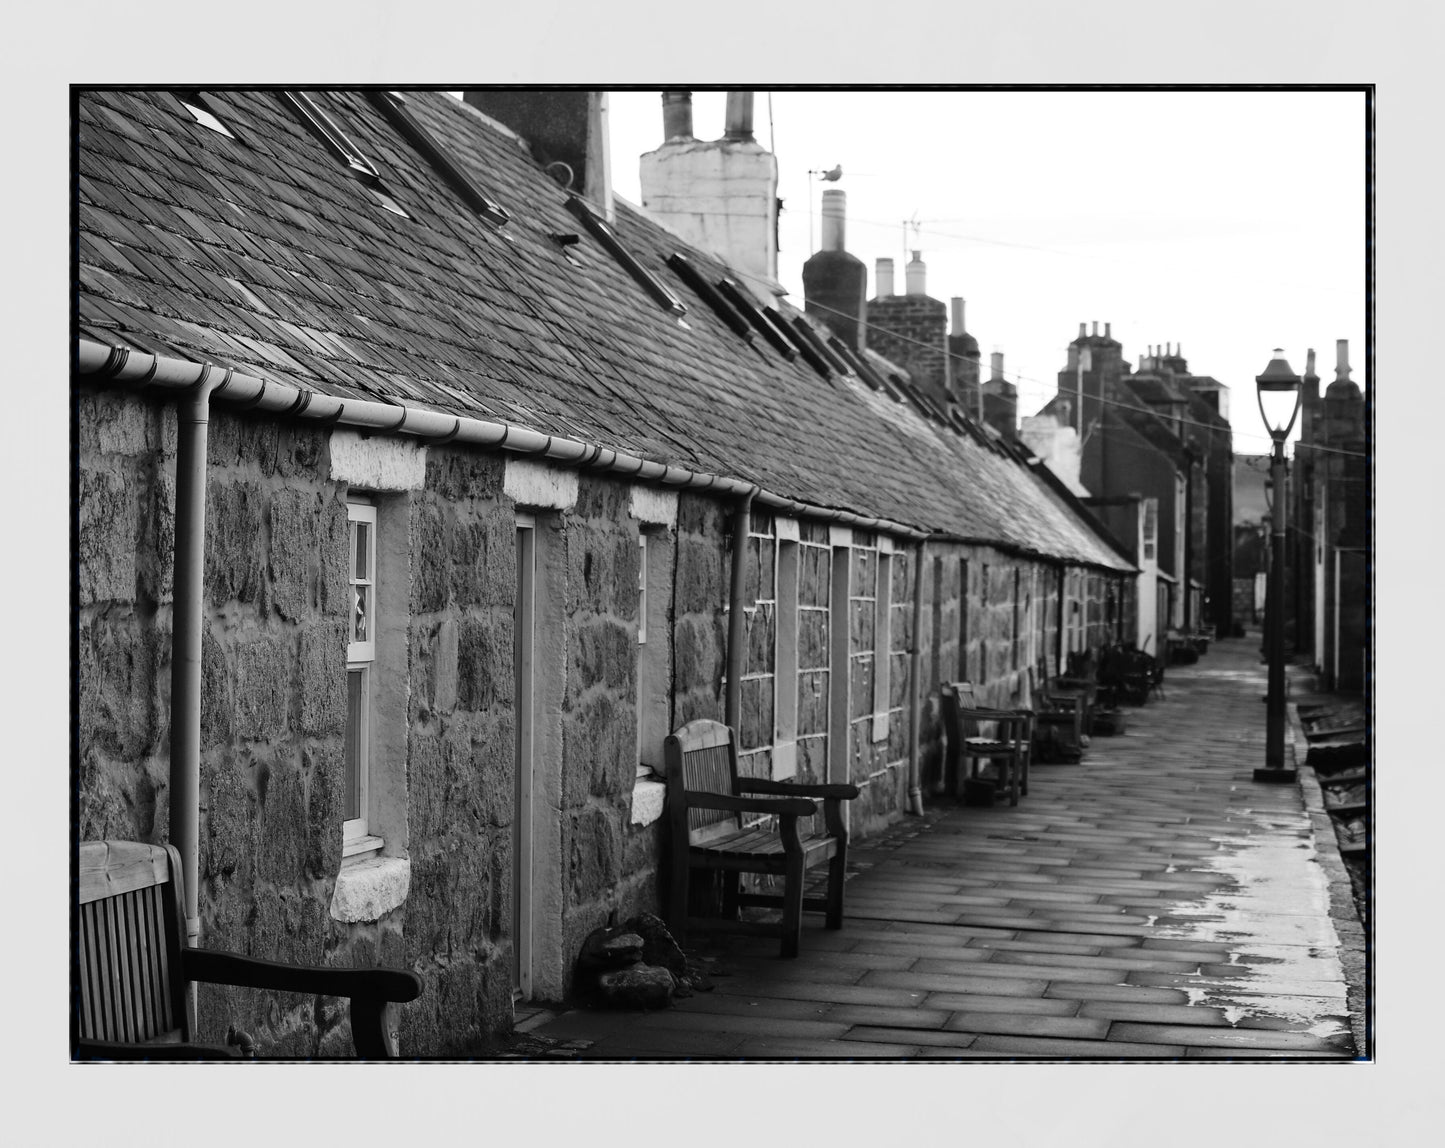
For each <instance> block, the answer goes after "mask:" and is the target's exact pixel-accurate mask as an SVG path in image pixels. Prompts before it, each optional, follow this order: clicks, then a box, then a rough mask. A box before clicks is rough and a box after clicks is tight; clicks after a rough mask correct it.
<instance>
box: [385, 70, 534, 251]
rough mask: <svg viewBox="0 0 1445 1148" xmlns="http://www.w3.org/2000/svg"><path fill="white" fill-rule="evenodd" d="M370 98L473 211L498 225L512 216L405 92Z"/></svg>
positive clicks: (389, 121)
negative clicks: (414, 107)
mask: <svg viewBox="0 0 1445 1148" xmlns="http://www.w3.org/2000/svg"><path fill="white" fill-rule="evenodd" d="M366 98H367V99H368V100H370V101H371V102H372V104H373V105H375V107H376V109H377V110H378V111H379V112H381V114H382V115H383V116H385V117H386V119H387V122H388V123H390V124H391V126H392V127H394V128H396V130H397V131H398V132H400V133H401V134H402V135H403V136H404V137H405V138H406V140H407V142H408V143H410V144H411V146H412V147H414V148H416V150H417V151H419V152H421V154H422V155H423V156H424V157H425V158H426V160H427V161H428V162H429V163H430V164H431V165H432V167H434V168H436V170H437V171H438V173H440V175H441V176H442V178H443V179H445V180H446V181H447V183H448V184H449V185H450V186H451V188H452V190H453V191H455V192H456V193H457V194H458V195H460V196H461V197H462V199H463V200H465V201H466V204H467V206H469V207H470V208H471V209H472V210H473V211H475V212H476V213H477V214H478V215H480V216H481V217H482V218H483V219H485V220H486V221H487V222H488V223H491V224H494V225H495V226H497V227H500V226H501V225H502V224H504V223H506V222H507V221H508V220H509V219H511V218H512V216H511V214H510V213H509V212H508V211H507V209H506V208H505V207H503V206H502V205H501V204H500V203H497V202H495V201H494V200H492V199H490V198H488V196H487V195H486V194H485V193H484V192H483V191H482V189H481V188H480V187H478V186H477V185H476V183H474V182H473V181H472V177H471V176H469V175H468V174H467V173H466V172H465V171H464V170H463V169H462V167H461V165H460V164H458V163H457V162H456V161H455V160H454V159H452V157H451V156H450V155H449V154H448V153H447V151H446V149H445V148H444V147H442V145H441V144H440V143H439V142H438V141H437V139H436V138H435V137H434V136H433V135H432V134H431V133H430V132H429V131H427V130H426V128H424V127H422V125H421V123H420V122H419V121H418V120H417V118H416V117H415V116H413V115H412V114H411V112H410V110H408V108H407V106H406V99H405V97H403V96H402V95H401V93H399V92H384V91H370V92H367V93H366Z"/></svg>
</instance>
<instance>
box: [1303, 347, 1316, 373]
mask: <svg viewBox="0 0 1445 1148" xmlns="http://www.w3.org/2000/svg"><path fill="white" fill-rule="evenodd" d="M1314 373H1315V349H1314V348H1313V347H1311V348H1310V349H1309V350H1308V351H1306V352H1305V376H1306V377H1309V376H1310V375H1313V374H1314Z"/></svg>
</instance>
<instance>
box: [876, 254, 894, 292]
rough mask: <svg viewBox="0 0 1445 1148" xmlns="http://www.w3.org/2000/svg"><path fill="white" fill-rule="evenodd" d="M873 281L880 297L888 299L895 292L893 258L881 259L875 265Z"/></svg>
mask: <svg viewBox="0 0 1445 1148" xmlns="http://www.w3.org/2000/svg"><path fill="white" fill-rule="evenodd" d="M873 283H874V286H875V287H876V289H877V290H876V292H875V294H876V295H877V297H878V298H879V299H886V298H888V297H889V296H890V295H892V294H893V260H891V259H880V260H878V262H877V263H875V264H874V265H873Z"/></svg>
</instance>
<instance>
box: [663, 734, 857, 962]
mask: <svg viewBox="0 0 1445 1148" xmlns="http://www.w3.org/2000/svg"><path fill="white" fill-rule="evenodd" d="M663 745H664V750H663V756H664V763H665V768H666V773H667V804H668V817H669V824H670V827H671V830H672V841H671V860H672V872H671V876H670V895H669V898H668V927H669V928H670V929H671V930H672V933H673V936H674V937H675V938H676V939H677V941H678V942H679V943H681V942H682V941H683V940H684V939H685V938H686V935H687V925H688V881H689V875H690V874H691V873H692V872H694V871H695V870H705V871H710V872H717V873H721V874H722V875H723V906H722V907H723V912H724V914H725V916H727V917H735V916H736V911H737V909H738V908H740V907H743V906H748V905H765V906H770V907H773V906H776V907H780V908H781V909H782V920H781V921H780V922H779V923H778V924H777V925H776V926H759V927H760V928H763V929H766V931H768V932H774V931H776V932H777V933H778V935H779V936H780V937H781V939H782V948H781V955H782V956H784V957H796V956H797V955H798V948H799V945H800V943H801V940H802V931H803V910H805V909H807V910H812V911H816V912H821V913H824V914H825V924H826V925H827V927H828V928H830V929H841V928H842V927H843V880H844V876H845V874H846V873H847V869H848V829H847V826H846V825H845V824H844V820H843V809H842V805H841V803H842V802H843V801H848V800H851V799H853V798H855V797H857V796H858V792H859V791H858V787H857V786H856V785H846V784H835V785H802V784H795V783H793V782H786V781H767V780H764V779H762V778H754V777H739V776H738V758H737V744H736V742H735V741H734V738H733V731H732V728H731V727H729V726H726V725H724V724H723V723H722V722H716V721H707V720H699V721H693V722H689V723H688V724H687V725H685V726H683V727H682V728H681V729H680V730H678V731H677V732H676V733H674V734H672V735H670V736H669V737H668V738H667V739H666V741H665V742H664V743H663ZM814 798H819V799H821V800H822V802H823V822H824V825H823V829H822V831H817V830H816V829H815V827H814V826H813V825H812V824H809V825H806V826H800V824H799V822H800V821H801V820H803V819H805V818H814V817H815V815H816V814H817V813H818V803H817V801H815V800H813V799H814ZM749 815H751V816H752V817H753V818H754V819H756V818H761V817H764V816H766V817H767V818H775V819H776V827H775V826H774V825H773V824H772V823H771V822H767V821H765V822H764V823H763V824H753V823H751V822H748V821H745V817H747V816H749ZM824 862H827V864H828V889H827V896H826V897H805V896H803V880H804V874H805V872H806V871H807V870H808V869H810V868H812V867H814V866H816V865H821V864H823V863H824ZM743 873H755V874H765V875H770V876H775V877H782V878H783V892H782V893H781V894H775V893H743V892H740V891H739V888H738V878H739V875H740V874H743Z"/></svg>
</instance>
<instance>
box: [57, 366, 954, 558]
mask: <svg viewBox="0 0 1445 1148" xmlns="http://www.w3.org/2000/svg"><path fill="white" fill-rule="evenodd" d="M77 362H78V364H79V369H80V373H81V374H82V375H95V376H100V377H101V378H102V379H104V380H113V381H117V382H131V383H138V384H143V385H144V386H145V387H147V388H148V389H152V390H180V391H184V390H188V389H190V388H192V387H194V386H195V385H196V383H197V382H198V381H200V380H201V379H202V378H203V377H205V376H206V374H207V373H208V372H210V371H213V370H215V369H217V368H215V367H213V366H211V365H209V364H203V363H191V362H186V361H184V360H180V359H171V358H165V357H162V356H159V355H153V354H150V353H148V352H144V351H134V350H130V349H128V348H125V347H108V346H106V345H104V344H102V343H97V342H94V341H92V340H90V339H81V340H79V350H78V355H77ZM213 394H214V397H216V398H218V399H221V400H222V401H225V402H228V403H234V404H236V405H237V406H238V407H239V408H241V409H247V410H258V411H265V412H267V413H269V414H277V415H289V416H292V417H295V418H304V419H313V420H317V421H320V422H325V423H329V424H341V425H343V426H353V427H361V428H364V429H367V430H372V431H376V432H379V433H383V434H407V435H413V436H415V437H417V438H419V439H421V440H422V443H423V445H426V444H427V443H429V442H434V443H438V444H439V443H443V442H445V443H448V444H451V443H456V444H458V445H464V446H479V447H491V448H494V449H498V450H509V451H516V452H517V453H520V454H526V455H531V456H535V457H540V458H548V459H552V460H554V461H555V462H557V463H559V464H563V465H572V466H578V467H585V468H587V469H589V470H597V471H602V472H605V473H609V474H616V475H620V476H623V477H627V478H632V479H636V480H638V481H643V482H655V483H658V484H660V485H662V486H667V487H675V488H684V489H691V490H708V491H712V492H713V493H716V494H720V495H734V496H737V497H743V496H748V495H752V496H755V497H756V501H757V503H758V505H759V506H763V507H766V508H767V509H769V510H771V511H773V512H775V513H780V514H785V515H790V516H798V517H806V518H814V519H818V520H821V521H824V522H837V523H839V524H841V525H844V526H851V527H856V528H857V529H859V530H868V531H878V532H882V533H885V534H891V535H894V536H896V537H900V538H905V539H909V540H912V541H918V540H921V539H923V538H928V537H932V535H931V534H930V532H928V531H925V530H919V529H918V528H917V527H916V526H909V525H906V524H905V523H901V522H894V521H892V520H890V519H886V518H874V517H869V516H867V515H863V514H856V513H854V512H853V511H848V510H839V509H836V508H830V507H824V506H814V505H812V504H810V503H806V502H800V501H798V500H796V499H792V498H785V497H783V496H782V495H778V494H772V493H770V492H768V491H765V490H761V489H759V488H758V487H757V486H756V485H754V484H753V483H750V482H745V481H743V480H742V479H737V478H725V477H722V476H719V475H712V474H707V473H705V472H701V471H694V470H688V469H687V468H685V467H680V466H669V465H667V464H666V463H660V462H648V461H647V460H645V459H641V458H637V457H636V456H634V455H629V454H624V453H623V452H621V451H617V450H613V449H611V448H609V447H603V446H597V445H593V444H589V443H584V442H578V441H577V440H576V439H569V438H563V437H561V436H558V435H547V434H541V433H539V432H538V431H533V430H528V429H526V428H525V427H517V426H512V425H510V424H507V423H499V422H492V421H490V420H487V419H477V418H470V417H465V416H457V415H448V414H443V413H441V412H440V411H431V410H426V409H424V408H422V407H416V406H410V405H408V404H404V403H394V402H376V401H372V400H367V399H350V398H347V399H343V398H338V397H336V396H334V395H324V394H321V393H319V392H315V391H305V390H301V389H299V388H297V387H291V386H286V385H284V384H281V383H272V382H267V381H266V380H265V379H259V378H255V377H253V376H251V375H245V374H242V373H240V372H238V371H229V370H228V371H227V372H226V375H225V379H224V381H223V382H222V383H218V384H217V385H216V387H215V388H214V392H213Z"/></svg>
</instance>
